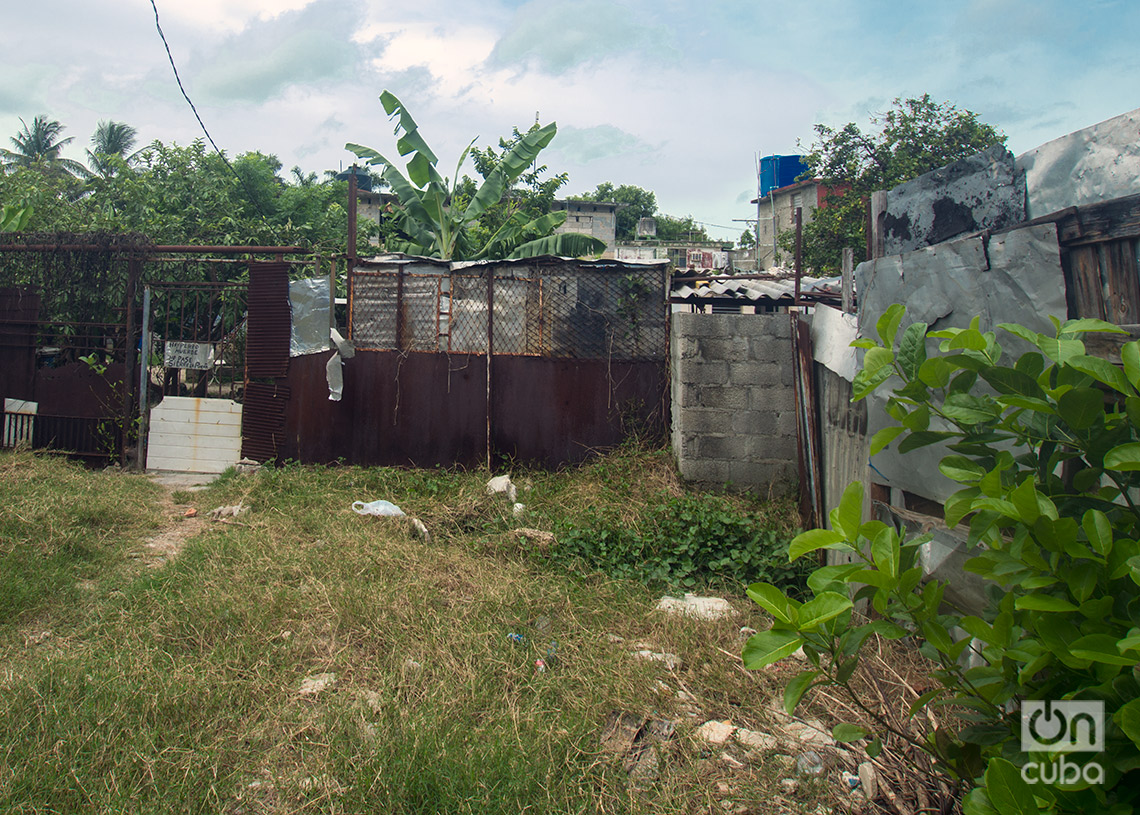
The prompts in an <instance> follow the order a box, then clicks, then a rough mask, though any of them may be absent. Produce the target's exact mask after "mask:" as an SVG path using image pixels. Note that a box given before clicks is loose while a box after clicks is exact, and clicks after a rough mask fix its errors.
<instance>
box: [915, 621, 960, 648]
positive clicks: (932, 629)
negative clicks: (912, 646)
mask: <svg viewBox="0 0 1140 815" xmlns="http://www.w3.org/2000/svg"><path fill="white" fill-rule="evenodd" d="M922 636H923V638H924V639H925V640H926V641H927V642H929V643H930V644H931V645H933V646H934V647H935V648H937V649H938V650H939V651H941V652H942V653H944V654H948V653H950V651H951V649H953V647H954V640H953V639H951V637H950V634H948V633H947V631H946V629H945V628H943V627H942V626H941V625H939V624H938V623H936V622H934V621H933V620H926V621H924V622H923V624H922Z"/></svg>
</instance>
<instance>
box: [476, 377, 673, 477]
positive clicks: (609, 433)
mask: <svg viewBox="0 0 1140 815" xmlns="http://www.w3.org/2000/svg"><path fill="white" fill-rule="evenodd" d="M492 365H493V368H492V370H491V384H492V391H493V395H492V403H491V415H492V428H493V435H492V444H493V447H494V450H495V452H496V453H500V454H502V455H505V456H508V457H510V458H512V459H515V460H519V461H528V462H539V463H541V464H542V465H544V466H546V467H549V468H555V467H558V466H559V465H562V464H568V463H573V462H577V461H581V460H583V459H584V458H586V457H587V456H589V455H590V454H591V453H592V452H594V451H596V450H599V449H604V448H607V447H612V446H614V445H616V444H619V443H620V442H621V441H622V440H623V439H625V438H626V437H627V436H629V435H631V434H633V433H640V434H643V435H653V436H657V437H661V438H664V436H665V433H666V430H667V428H668V426H669V408H668V392H669V382H668V377H667V375H666V370H665V364H664V363H661V362H621V361H616V360H615V361H613V362H610V361H608V360H596V359H591V360H573V359H544V358H542V357H526V356H513V357H512V356H502V357H500V356H496V357H495V359H494V361H493V362H492Z"/></svg>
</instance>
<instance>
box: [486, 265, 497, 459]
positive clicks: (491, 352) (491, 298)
mask: <svg viewBox="0 0 1140 815" xmlns="http://www.w3.org/2000/svg"><path fill="white" fill-rule="evenodd" d="M494 356H495V268H494V266H488V267H487V471H488V472H490V470H491V359H492V358H493V357H494Z"/></svg>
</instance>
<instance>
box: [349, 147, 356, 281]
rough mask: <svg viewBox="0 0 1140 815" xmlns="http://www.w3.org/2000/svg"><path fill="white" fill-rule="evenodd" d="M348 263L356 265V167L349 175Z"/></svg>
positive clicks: (354, 166)
mask: <svg viewBox="0 0 1140 815" xmlns="http://www.w3.org/2000/svg"><path fill="white" fill-rule="evenodd" d="M347 254H348V262H349V264H350V265H352V266H355V265H356V165H355V164H353V165H352V169H351V170H350V171H349V175H348V253H347Z"/></svg>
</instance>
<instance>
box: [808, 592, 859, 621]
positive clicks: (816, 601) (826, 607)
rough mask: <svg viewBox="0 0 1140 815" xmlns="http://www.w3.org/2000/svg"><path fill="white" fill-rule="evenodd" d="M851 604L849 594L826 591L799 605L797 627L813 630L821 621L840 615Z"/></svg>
mask: <svg viewBox="0 0 1140 815" xmlns="http://www.w3.org/2000/svg"><path fill="white" fill-rule="evenodd" d="M851 606H852V603H851V599H850V598H849V597H847V595H845V594H838V593H836V592H833V591H825V592H823V593H822V594H819V595H817V596H815V597H813V598H812V599H811V600H808V601H807V602H806V603H804V604H803V605H802V606H800V607H799V609H798V612H797V613H798V619H797V622H796V627H797V628H799V630H800V631H811V630H812V629H814V628H818V627H819V625H820V624H821V623H824V622H827V621H828V620H830V619H832V618H834V617H838V616H839V615H840V614H842V613H843V612H844V611H847V610H848V609H849V608H851Z"/></svg>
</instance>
